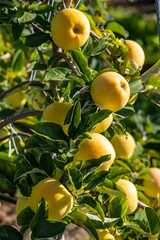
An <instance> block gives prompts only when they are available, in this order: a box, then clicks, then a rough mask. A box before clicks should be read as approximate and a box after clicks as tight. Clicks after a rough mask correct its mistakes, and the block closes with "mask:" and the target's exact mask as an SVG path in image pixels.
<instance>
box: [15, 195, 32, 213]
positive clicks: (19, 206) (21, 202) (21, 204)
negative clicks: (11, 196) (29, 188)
mask: <svg viewBox="0 0 160 240" xmlns="http://www.w3.org/2000/svg"><path fill="white" fill-rule="evenodd" d="M29 201H30V198H29V197H25V196H19V197H18V199H17V203H16V212H17V215H18V214H19V213H20V212H21V211H22V210H23V209H25V208H26V207H29V206H30V204H29Z"/></svg>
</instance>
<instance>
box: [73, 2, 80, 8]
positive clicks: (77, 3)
mask: <svg viewBox="0 0 160 240" xmlns="http://www.w3.org/2000/svg"><path fill="white" fill-rule="evenodd" d="M80 2H81V0H78V1H77V3H76V5H75V7H74V8H77V7H78V5H79V4H80Z"/></svg>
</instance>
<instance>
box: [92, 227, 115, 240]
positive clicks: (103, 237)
mask: <svg viewBox="0 0 160 240" xmlns="http://www.w3.org/2000/svg"><path fill="white" fill-rule="evenodd" d="M97 233H98V237H99V239H100V240H113V239H115V237H114V236H113V235H112V234H111V233H110V232H109V231H108V230H107V229H97ZM89 240H93V238H92V237H90V238H89Z"/></svg>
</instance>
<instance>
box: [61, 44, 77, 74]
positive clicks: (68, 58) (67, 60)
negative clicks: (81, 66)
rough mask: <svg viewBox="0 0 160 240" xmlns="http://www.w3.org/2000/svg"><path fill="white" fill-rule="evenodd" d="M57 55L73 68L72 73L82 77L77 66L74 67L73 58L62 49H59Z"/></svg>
mask: <svg viewBox="0 0 160 240" xmlns="http://www.w3.org/2000/svg"><path fill="white" fill-rule="evenodd" d="M57 54H58V55H59V56H61V57H62V58H63V59H64V60H65V61H66V63H67V64H68V66H69V67H70V68H71V70H72V72H73V73H74V74H75V75H77V76H80V73H79V72H78V70H77V68H76V66H75V65H74V63H73V62H72V60H71V58H70V57H69V56H68V55H67V54H65V53H64V52H63V51H62V49H61V48H58V49H57Z"/></svg>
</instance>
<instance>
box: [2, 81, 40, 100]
mask: <svg viewBox="0 0 160 240" xmlns="http://www.w3.org/2000/svg"><path fill="white" fill-rule="evenodd" d="M30 83H31V81H29V80H28V81H24V82H21V83H19V84H17V85H15V86H14V87H12V88H10V89H8V90H7V91H5V92H3V93H2V94H1V95H0V99H2V98H4V97H5V96H6V95H7V94H8V93H10V92H12V91H14V90H15V89H16V88H19V87H22V86H23V85H26V84H30ZM32 83H42V84H44V83H43V82H41V81H38V80H32Z"/></svg>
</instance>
